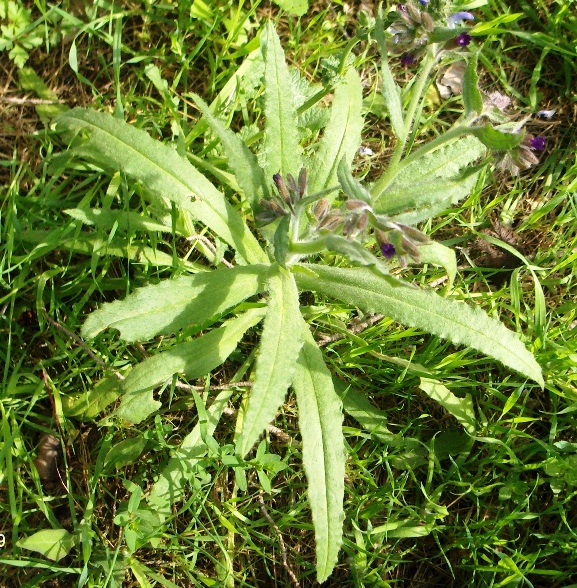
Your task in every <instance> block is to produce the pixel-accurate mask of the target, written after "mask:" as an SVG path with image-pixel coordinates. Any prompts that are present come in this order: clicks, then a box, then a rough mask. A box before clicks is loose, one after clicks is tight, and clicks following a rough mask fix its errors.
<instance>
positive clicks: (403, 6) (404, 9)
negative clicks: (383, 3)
mask: <svg viewBox="0 0 577 588" xmlns="http://www.w3.org/2000/svg"><path fill="white" fill-rule="evenodd" d="M397 10H400V11H401V12H407V7H406V6H405V5H404V4H398V5H397Z"/></svg>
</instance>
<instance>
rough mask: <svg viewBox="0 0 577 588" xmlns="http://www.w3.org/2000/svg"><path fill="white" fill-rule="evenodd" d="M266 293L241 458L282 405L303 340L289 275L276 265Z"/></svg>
mask: <svg viewBox="0 0 577 588" xmlns="http://www.w3.org/2000/svg"><path fill="white" fill-rule="evenodd" d="M267 290H268V292H269V295H270V300H269V303H268V310H267V313H266V318H265V320H264V324H263V330H262V336H261V344H260V352H259V355H258V358H257V362H256V368H255V378H254V385H253V387H252V390H251V391H250V395H249V397H248V404H247V407H246V412H245V414H244V416H243V422H242V430H241V433H240V435H239V439H238V444H237V447H238V453H239V455H240V456H241V457H244V456H245V455H246V454H247V453H248V452H249V451H250V450H251V448H252V446H253V445H254V443H255V441H256V440H257V439H258V437H259V435H260V434H261V433H262V432H263V431H264V429H265V427H266V426H267V425H268V424H269V423H270V422H271V421H272V420H273V419H274V417H275V416H276V412H277V410H278V409H279V407H280V406H281V405H282V403H283V401H284V398H285V396H286V392H287V389H288V387H289V385H290V383H291V380H292V376H293V372H294V370H295V365H296V361H297V357H298V354H299V351H300V348H301V346H302V340H303V339H302V337H303V336H302V328H301V322H302V316H301V313H300V308H299V298H298V291H297V289H296V285H295V282H294V278H293V277H292V275H291V274H290V273H289V272H288V271H287V270H285V269H283V268H281V267H279V266H278V265H275V266H272V268H271V273H270V276H269V279H268V283H267Z"/></svg>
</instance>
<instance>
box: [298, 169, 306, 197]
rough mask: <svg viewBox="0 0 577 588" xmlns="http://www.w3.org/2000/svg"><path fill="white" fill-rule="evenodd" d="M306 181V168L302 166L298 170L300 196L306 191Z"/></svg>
mask: <svg viewBox="0 0 577 588" xmlns="http://www.w3.org/2000/svg"><path fill="white" fill-rule="evenodd" d="M307 181H308V178H307V170H306V168H305V167H303V168H301V171H300V172H299V196H300V197H301V198H302V197H303V196H304V195H305V194H306V193H307Z"/></svg>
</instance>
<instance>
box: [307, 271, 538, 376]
mask: <svg viewBox="0 0 577 588" xmlns="http://www.w3.org/2000/svg"><path fill="white" fill-rule="evenodd" d="M302 267H306V268H307V269H310V270H312V271H313V272H314V274H315V275H316V277H314V278H313V277H311V276H310V274H308V273H306V272H295V278H296V279H297V282H298V284H299V286H300V287H301V288H303V289H306V290H316V291H317V292H323V293H324V294H327V295H328V296H333V297H335V298H338V299H340V300H343V301H346V302H348V303H349V304H356V305H357V306H359V307H360V308H362V309H363V310H365V311H368V312H379V313H382V314H386V315H388V316H390V317H391V318H394V319H395V320H397V321H399V322H400V323H402V324H404V325H407V326H411V327H419V328H421V329H425V330H427V331H428V332H429V333H432V334H434V335H438V336H439V337H443V338H444V339H448V340H449V341H451V342H453V343H455V344H459V345H467V346H468V347H471V348H472V349H476V350H478V351H481V352H482V353H484V354H486V355H488V356H490V357H493V358H495V359H496V360H498V361H500V362H501V363H503V364H504V365H506V366H507V367H509V368H511V369H514V370H516V371H518V372H519V373H521V374H523V375H525V376H527V377H529V378H531V379H533V380H535V381H536V382H538V383H539V384H540V385H541V386H543V376H542V374H541V368H540V367H539V365H538V364H537V362H536V361H535V358H534V357H533V355H532V354H531V353H530V352H529V351H527V349H526V348H525V346H524V345H523V343H522V342H521V341H520V340H519V337H518V336H517V335H516V334H515V333H513V332H512V331H509V330H508V329H507V328H506V327H505V326H504V325H503V324H501V323H500V322H499V321H497V320H494V319H492V318H490V317H489V316H488V315H487V314H486V313H485V312H484V311H483V310H481V309H480V308H479V307H477V306H469V305H467V304H463V303H460V302H457V301H455V300H449V299H446V298H442V297H441V296H439V295H438V294H436V293H435V292H432V291H425V290H420V289H418V288H415V287H411V286H408V285H406V284H403V283H402V282H400V281H398V280H396V279H395V278H393V277H391V276H382V277H381V276H379V275H377V274H375V273H374V272H372V271H371V270H369V269H367V268H362V267H359V268H351V269H344V268H335V267H328V266H321V265H314V264H302Z"/></svg>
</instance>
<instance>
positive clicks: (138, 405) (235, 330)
mask: <svg viewBox="0 0 577 588" xmlns="http://www.w3.org/2000/svg"><path fill="white" fill-rule="evenodd" d="M263 314H264V312H263V310H262V309H260V308H257V309H252V310H249V311H247V312H245V313H244V314H243V315H241V316H239V317H237V318H234V319H231V320H229V321H227V322H226V323H225V324H224V325H223V326H222V327H220V328H218V329H214V330H212V331H210V332H209V333H207V334H206V335H203V336H201V337H197V338H196V339H194V340H193V341H189V342H187V343H180V344H178V345H175V346H174V347H172V348H171V349H168V350H167V351H163V352H162V353H158V354H157V355H154V356H153V357H150V358H148V359H146V360H144V361H143V362H142V363H140V364H138V365H137V366H136V367H135V368H134V369H133V370H132V371H131V372H130V373H129V374H128V376H127V378H126V379H125V380H124V381H123V382H122V390H123V392H124V396H123V398H122V404H121V406H120V408H119V409H118V414H119V415H120V416H121V417H122V418H124V419H125V420H127V421H129V422H131V423H139V422H141V421H143V420H144V419H145V418H146V417H147V416H148V415H149V414H152V412H154V411H155V410H157V409H158V408H159V406H160V402H158V401H157V400H154V399H153V397H152V390H153V389H154V387H155V386H158V385H159V384H161V383H162V382H164V381H165V380H167V379H168V378H170V377H171V376H172V375H173V374H176V373H184V374H186V375H187V376H188V377H189V378H200V377H202V376H205V375H206V374H208V373H209V372H210V371H211V370H213V369H214V368H215V367H217V366H219V365H221V364H222V363H223V362H224V360H225V359H226V358H227V357H228V356H229V355H230V354H231V353H232V352H233V351H234V350H235V349H236V347H237V345H238V343H239V341H240V340H241V339H242V337H243V335H244V334H245V332H246V331H247V330H248V329H250V328H251V327H253V326H254V325H256V324H257V323H258V322H259V321H260V320H261V319H262V316H263Z"/></svg>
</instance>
